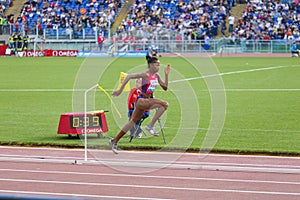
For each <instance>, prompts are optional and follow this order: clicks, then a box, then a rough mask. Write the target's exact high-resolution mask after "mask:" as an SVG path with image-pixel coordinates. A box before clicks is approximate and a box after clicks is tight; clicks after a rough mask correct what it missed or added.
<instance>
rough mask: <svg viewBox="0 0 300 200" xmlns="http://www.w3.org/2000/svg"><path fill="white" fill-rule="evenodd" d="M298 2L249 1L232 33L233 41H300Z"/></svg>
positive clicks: (299, 9) (299, 8) (274, 0)
mask: <svg viewBox="0 0 300 200" xmlns="http://www.w3.org/2000/svg"><path fill="white" fill-rule="evenodd" d="M299 27H300V6H299V4H298V1H288V0H280V1H276V0H268V1H262V0H249V1H248V3H247V8H246V10H245V11H244V14H243V16H242V18H240V19H238V23H237V25H236V27H235V29H234V31H233V32H232V34H231V36H230V37H232V38H233V39H242V40H265V41H267V40H297V41H299V40H300V34H299Z"/></svg>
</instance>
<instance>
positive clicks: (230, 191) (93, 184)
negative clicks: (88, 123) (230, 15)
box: [0, 178, 300, 196]
mask: <svg viewBox="0 0 300 200" xmlns="http://www.w3.org/2000/svg"><path fill="white" fill-rule="evenodd" d="M0 181H5V182H19V183H45V184H62V185H85V186H107V187H127V188H143V189H151V190H153V189H164V190H183V191H206V192H207V191H210V192H229V193H251V194H268V195H288V196H300V193H299V192H273V191H257V190H234V189H210V188H191V187H170V186H156V185H140V184H139V185H130V184H112V183H91V182H90V183H87V182H71V181H47V180H26V179H5V178H1V179H0Z"/></svg>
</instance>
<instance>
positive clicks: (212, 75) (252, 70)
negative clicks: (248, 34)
mask: <svg viewBox="0 0 300 200" xmlns="http://www.w3.org/2000/svg"><path fill="white" fill-rule="evenodd" d="M287 67H290V66H274V67H264V68H256V69H247V70H239V71H232V72H223V73H219V74H211V75H206V76H198V77H193V78H185V79H179V80H174V81H169V83H178V82H183V81H192V80H197V79H205V78H210V77H216V76H224V75H230V74H241V73H247V72H256V71H267V70H273V69H281V68H287Z"/></svg>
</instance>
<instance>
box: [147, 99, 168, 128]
mask: <svg viewBox="0 0 300 200" xmlns="http://www.w3.org/2000/svg"><path fill="white" fill-rule="evenodd" d="M150 105H151V107H150V109H155V108H158V109H157V110H156V112H155V114H154V116H153V118H152V120H151V122H150V123H149V124H148V126H151V127H153V126H154V124H155V122H156V121H157V120H158V119H159V118H160V116H162V114H164V112H165V111H166V110H167V108H168V102H166V101H162V100H160V99H150Z"/></svg>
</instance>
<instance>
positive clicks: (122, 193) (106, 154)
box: [0, 147, 300, 200]
mask: <svg viewBox="0 0 300 200" xmlns="http://www.w3.org/2000/svg"><path fill="white" fill-rule="evenodd" d="M0 150H1V153H0V174H1V175H0V194H2V195H15V194H18V195H25V196H28V195H30V196H42V197H57V198H60V197H65V198H66V197H68V198H71V197H72V198H83V199H184V200H186V199H189V200H193V199H197V200H198V199H214V200H215V199H239V200H242V199H266V200H268V199H272V200H276V199H289V200H290V199H300V158H293V157H270V156H235V155H200V154H187V153H184V154H180V153H163V152H132V151H122V152H121V153H120V154H119V155H114V154H113V153H112V152H111V151H105V150H94V151H89V154H88V161H84V155H85V154H84V151H83V150H78V149H77V150H70V149H50V148H25V147H24V148H23V147H21V148H20V147H0Z"/></svg>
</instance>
